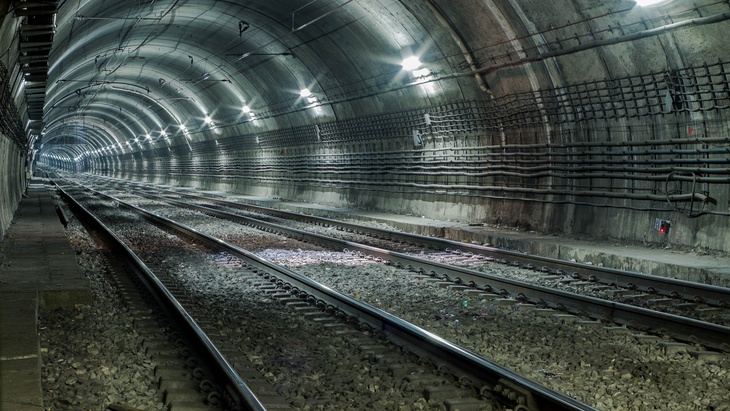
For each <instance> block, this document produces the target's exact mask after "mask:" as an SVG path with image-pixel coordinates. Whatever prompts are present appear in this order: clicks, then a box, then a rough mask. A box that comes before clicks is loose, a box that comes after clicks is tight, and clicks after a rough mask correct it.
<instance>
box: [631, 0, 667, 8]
mask: <svg viewBox="0 0 730 411" xmlns="http://www.w3.org/2000/svg"><path fill="white" fill-rule="evenodd" d="M666 2H667V0H636V4H637V5H638V6H641V7H646V6H655V5H657V4H659V3H666Z"/></svg>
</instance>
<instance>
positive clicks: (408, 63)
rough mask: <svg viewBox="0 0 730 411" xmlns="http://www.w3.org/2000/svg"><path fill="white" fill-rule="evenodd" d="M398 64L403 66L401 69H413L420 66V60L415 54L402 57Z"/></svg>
mask: <svg viewBox="0 0 730 411" xmlns="http://www.w3.org/2000/svg"><path fill="white" fill-rule="evenodd" d="M400 65H401V66H402V67H403V70H407V71H413V70H415V69H417V68H419V67H421V60H419V59H418V57H416V56H410V57H406V58H404V59H403V61H402V62H401V63H400Z"/></svg>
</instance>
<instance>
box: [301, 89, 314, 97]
mask: <svg viewBox="0 0 730 411" xmlns="http://www.w3.org/2000/svg"><path fill="white" fill-rule="evenodd" d="M299 95H300V96H302V97H304V98H307V97H309V96H311V95H312V92H311V91H310V90H309V89H308V88H303V89H301V90H299Z"/></svg>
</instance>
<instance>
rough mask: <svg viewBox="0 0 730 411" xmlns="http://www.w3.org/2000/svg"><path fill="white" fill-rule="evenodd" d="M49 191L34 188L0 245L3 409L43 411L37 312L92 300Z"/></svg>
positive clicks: (0, 393)
mask: <svg viewBox="0 0 730 411" xmlns="http://www.w3.org/2000/svg"><path fill="white" fill-rule="evenodd" d="M48 190H49V189H48V188H46V187H45V186H44V185H42V184H37V183H35V184H31V185H30V187H29V188H28V192H27V198H23V200H22V201H21V202H20V205H19V206H18V210H17V211H16V213H15V217H14V219H13V224H12V225H11V226H10V228H9V230H8V233H7V235H6V237H5V238H4V239H3V240H2V242H0V411H26V410H43V409H44V408H43V396H42V391H41V390H42V388H41V366H42V364H41V355H40V343H39V340H38V327H37V323H38V311H39V310H52V309H54V308H61V307H73V306H74V305H76V304H88V303H89V299H90V293H89V283H88V280H86V278H85V277H84V275H83V273H82V272H81V270H80V268H79V266H78V265H77V263H76V255H75V253H74V251H73V250H72V249H71V246H70V245H69V243H68V240H67V238H66V233H65V231H64V227H63V225H62V224H61V221H60V219H59V217H58V214H57V213H56V210H55V208H54V204H53V201H52V199H51V193H50V192H49V191H48Z"/></svg>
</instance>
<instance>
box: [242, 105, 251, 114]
mask: <svg viewBox="0 0 730 411" xmlns="http://www.w3.org/2000/svg"><path fill="white" fill-rule="evenodd" d="M241 110H243V112H244V113H246V114H248V113H250V112H251V107H249V106H243V108H242V109H241Z"/></svg>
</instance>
